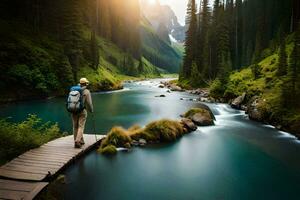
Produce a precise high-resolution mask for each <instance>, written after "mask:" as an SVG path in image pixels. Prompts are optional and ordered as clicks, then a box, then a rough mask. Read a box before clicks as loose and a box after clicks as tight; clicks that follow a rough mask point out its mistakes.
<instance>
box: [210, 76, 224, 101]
mask: <svg viewBox="0 0 300 200" xmlns="http://www.w3.org/2000/svg"><path fill="white" fill-rule="evenodd" d="M225 89H226V87H225V86H224V84H222V82H221V81H220V80H219V79H215V80H214V81H213V82H212V83H211V84H210V86H209V94H210V96H211V97H213V98H215V99H218V98H220V97H223V95H224V92H225Z"/></svg>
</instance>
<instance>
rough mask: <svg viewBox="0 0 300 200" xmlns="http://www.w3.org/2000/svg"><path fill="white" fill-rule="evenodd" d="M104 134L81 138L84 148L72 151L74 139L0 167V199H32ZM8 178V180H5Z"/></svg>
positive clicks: (21, 156)
mask: <svg viewBox="0 0 300 200" xmlns="http://www.w3.org/2000/svg"><path fill="white" fill-rule="evenodd" d="M104 137H105V136H104V135H97V140H96V138H95V135H84V140H85V145H84V146H82V148H81V149H75V148H74V140H73V136H67V137H63V138H59V139H57V140H54V141H51V142H48V143H47V144H44V145H42V146H41V147H39V148H37V149H32V150H30V151H28V152H26V153H24V154H22V155H20V156H19V157H17V158H15V159H13V160H12V161H10V162H8V163H7V164H5V165H3V166H1V167H0V177H3V178H5V179H0V199H33V198H34V197H35V196H36V195H37V194H38V193H39V192H40V191H41V190H42V189H43V188H44V187H45V186H46V185H47V184H48V183H47V182H43V181H45V180H47V179H48V178H51V177H53V176H54V175H56V174H57V173H58V172H59V171H61V170H62V169H64V168H65V167H66V166H68V164H69V163H71V162H72V161H74V159H76V158H78V157H79V156H81V155H82V154H84V153H85V152H87V151H88V150H90V149H91V148H93V147H94V146H96V145H98V144H99V143H100V142H101V140H102V139H103V138H104ZM7 179H10V180H7Z"/></svg>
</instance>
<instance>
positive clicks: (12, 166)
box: [2, 163, 59, 170]
mask: <svg viewBox="0 0 300 200" xmlns="http://www.w3.org/2000/svg"><path fill="white" fill-rule="evenodd" d="M23 166H24V167H29V168H32V169H37V170H57V168H59V167H58V166H45V165H35V164H24V163H22V164H20V163H8V164H6V165H4V166H2V167H4V168H13V169H14V168H15V169H17V168H21V169H22V167H23Z"/></svg>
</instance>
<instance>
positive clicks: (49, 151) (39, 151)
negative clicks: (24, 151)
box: [29, 148, 76, 155]
mask: <svg viewBox="0 0 300 200" xmlns="http://www.w3.org/2000/svg"><path fill="white" fill-rule="evenodd" d="M29 152H30V153H37V154H51V155H76V152H68V153H66V152H63V151H57V150H55V149H42V148H41V149H35V150H30V151H29Z"/></svg>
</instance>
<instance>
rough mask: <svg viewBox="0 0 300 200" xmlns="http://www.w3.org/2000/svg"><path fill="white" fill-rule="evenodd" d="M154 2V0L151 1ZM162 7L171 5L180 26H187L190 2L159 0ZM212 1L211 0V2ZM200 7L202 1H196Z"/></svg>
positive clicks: (185, 0) (186, 0)
mask: <svg viewBox="0 0 300 200" xmlns="http://www.w3.org/2000/svg"><path fill="white" fill-rule="evenodd" d="M149 1H154V0H149ZM159 1H160V3H161V4H162V5H169V6H171V8H172V9H173V10H174V12H175V14H176V16H177V17H178V21H179V23H180V24H182V25H184V24H185V15H186V7H187V3H188V0H159ZM210 1H211V0H209V2H210ZM196 2H197V4H198V6H199V2H200V0H196Z"/></svg>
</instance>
